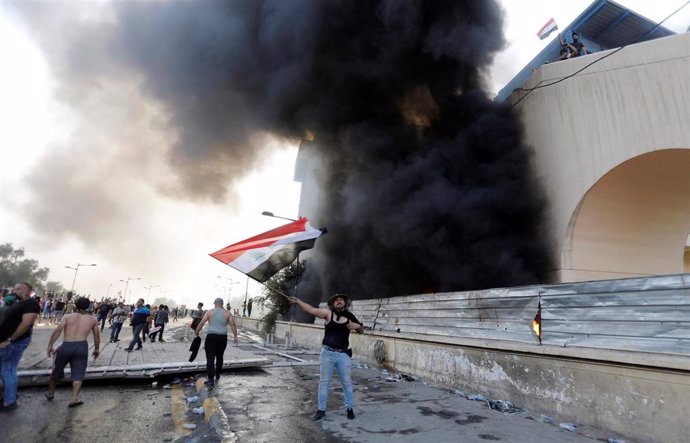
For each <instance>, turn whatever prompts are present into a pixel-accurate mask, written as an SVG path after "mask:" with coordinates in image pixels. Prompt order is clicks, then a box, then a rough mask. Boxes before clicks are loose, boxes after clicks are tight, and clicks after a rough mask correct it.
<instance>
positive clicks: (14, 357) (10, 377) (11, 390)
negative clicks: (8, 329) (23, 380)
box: [0, 337, 31, 405]
mask: <svg viewBox="0 0 690 443" xmlns="http://www.w3.org/2000/svg"><path fill="white" fill-rule="evenodd" d="M29 343H31V337H26V338H23V339H21V340H17V341H13V342H12V343H10V344H9V346H7V347H5V348H2V349H0V365H1V366H2V382H3V384H4V385H5V404H6V405H11V404H12V403H15V402H16V401H17V384H18V379H17V367H18V366H19V360H21V359H22V354H23V353H24V351H25V350H26V348H28V347H29Z"/></svg>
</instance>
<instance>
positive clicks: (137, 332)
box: [125, 298, 151, 352]
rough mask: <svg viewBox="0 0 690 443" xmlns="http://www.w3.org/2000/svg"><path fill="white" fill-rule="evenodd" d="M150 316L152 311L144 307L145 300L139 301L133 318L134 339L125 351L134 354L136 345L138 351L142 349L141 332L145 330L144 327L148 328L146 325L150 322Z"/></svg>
mask: <svg viewBox="0 0 690 443" xmlns="http://www.w3.org/2000/svg"><path fill="white" fill-rule="evenodd" d="M149 315H151V311H150V310H149V308H147V307H146V306H144V299H143V298H140V299H139V300H137V307H136V308H135V309H134V312H132V317H131V318H132V335H133V338H132V341H131V342H130V343H129V346H127V348H126V349H125V351H127V352H132V351H133V350H134V344H136V345H137V350H139V349H141V348H142V343H141V331H143V330H144V326H146V323H147V322H148V321H149Z"/></svg>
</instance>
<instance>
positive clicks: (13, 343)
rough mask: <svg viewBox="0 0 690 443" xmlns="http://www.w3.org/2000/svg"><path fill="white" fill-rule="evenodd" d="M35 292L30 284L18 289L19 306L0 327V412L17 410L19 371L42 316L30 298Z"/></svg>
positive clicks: (18, 286)
mask: <svg viewBox="0 0 690 443" xmlns="http://www.w3.org/2000/svg"><path fill="white" fill-rule="evenodd" d="M32 289H33V288H32V287H31V285H30V284H29V283H18V284H17V285H15V287H14V294H15V295H16V296H17V299H18V300H19V302H17V303H15V304H13V305H12V306H10V307H9V308H8V310H7V311H6V312H5V318H4V321H3V322H2V325H0V368H1V369H2V382H3V384H4V385H5V397H4V402H3V405H2V409H0V412H2V411H10V410H12V409H16V408H17V384H18V379H17V367H18V366H19V361H20V360H21V358H22V354H24V351H25V350H26V348H27V347H28V346H29V343H31V332H32V330H33V325H34V321H35V320H36V317H38V314H39V313H40V312H41V306H40V305H39V304H38V302H37V301H36V300H34V299H33V298H31V291H32Z"/></svg>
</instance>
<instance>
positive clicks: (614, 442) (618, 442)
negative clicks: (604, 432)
mask: <svg viewBox="0 0 690 443" xmlns="http://www.w3.org/2000/svg"><path fill="white" fill-rule="evenodd" d="M608 442H609V443H626V442H625V440H619V439H617V438H609V439H608Z"/></svg>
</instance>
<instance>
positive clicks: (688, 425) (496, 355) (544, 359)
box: [239, 319, 690, 443]
mask: <svg viewBox="0 0 690 443" xmlns="http://www.w3.org/2000/svg"><path fill="white" fill-rule="evenodd" d="M239 323H240V324H241V325H242V326H244V327H246V328H248V329H252V330H258V322H257V320H253V319H239ZM286 332H289V333H290V334H291V338H292V341H293V343H294V344H295V345H296V346H302V347H308V348H313V349H318V348H319V347H320V344H321V339H322V337H323V327H321V326H314V325H307V324H299V323H286V322H278V323H277V325H276V333H275V336H276V338H281V339H282V338H284V337H285V334H286ZM438 340H444V338H441V337H438ZM445 340H446V342H442V341H434V340H431V339H428V338H427V339H423V338H420V337H419V336H416V337H415V336H412V335H407V336H399V334H387V333H380V332H370V331H367V333H365V334H363V335H357V334H352V335H351V339H350V341H351V346H352V348H353V351H354V356H355V358H356V359H357V360H359V361H361V362H364V363H367V364H369V365H371V366H374V367H376V366H379V367H385V368H388V369H390V370H393V371H399V372H403V373H407V374H411V375H416V376H419V377H423V378H424V379H425V380H429V381H432V382H434V383H438V384H441V385H443V386H446V387H448V388H452V389H463V390H465V391H467V392H468V393H482V394H484V395H486V396H487V397H489V398H492V399H502V400H510V401H512V402H513V403H514V404H516V405H517V406H520V407H523V408H526V409H528V410H529V411H530V412H531V413H532V414H539V413H544V414H552V415H553V414H557V415H558V417H557V418H558V419H559V420H561V421H571V422H576V423H584V424H588V425H591V426H596V427H599V428H601V429H604V430H610V431H612V432H615V433H617V434H620V435H623V436H625V437H627V438H628V439H629V440H630V441H638V442H641V441H648V442H679V443H680V442H683V443H684V442H685V441H687V436H688V435H690V422H688V420H686V415H687V412H686V411H687V410H688V408H689V407H690V364H689V362H687V361H685V362H683V360H687V359H678V358H677V359H674V358H669V357H666V356H660V358H659V359H657V360H655V361H656V363H657V364H658V365H659V367H657V368H645V367H644V366H640V363H642V362H647V363H649V361H650V357H649V356H648V355H646V356H635V355H633V354H634V353H629V352H615V351H614V352H612V351H600V350H585V351H583V350H581V349H580V350H574V351H573V350H569V349H568V348H560V347H547V346H538V345H536V344H535V345H532V346H529V345H524V344H516V343H507V342H500V341H494V340H488V341H487V340H472V339H452V338H445ZM377 343H379V344H378V346H379V347H380V346H383V348H384V349H385V361H383V363H381V364H379V363H378V362H377V361H376V351H375V350H376V348H377ZM576 355H577V356H579V358H575V356H576ZM626 359H628V362H627V363H626V362H625V361H626ZM636 359H637V360H636ZM611 360H614V361H615V360H618V361H619V362H618V363H614V362H613V361H611ZM664 365H665V366H666V367H663V366H664Z"/></svg>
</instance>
